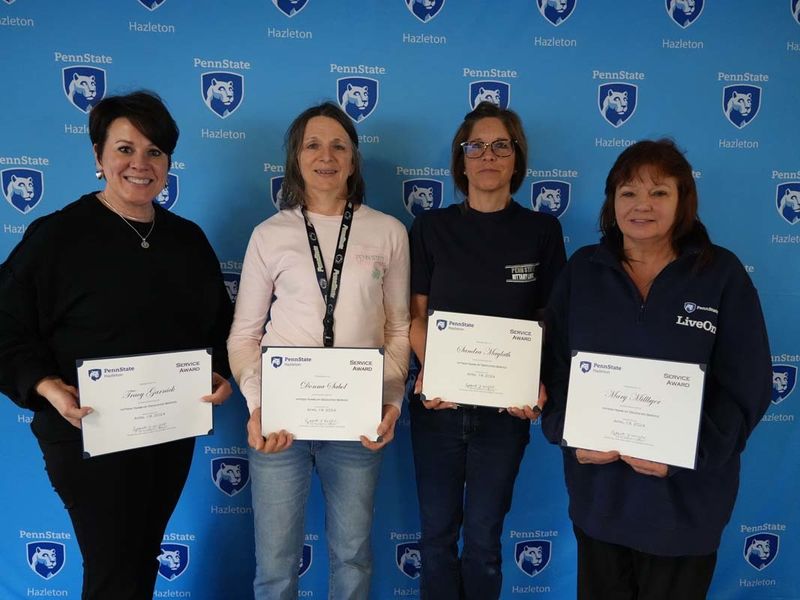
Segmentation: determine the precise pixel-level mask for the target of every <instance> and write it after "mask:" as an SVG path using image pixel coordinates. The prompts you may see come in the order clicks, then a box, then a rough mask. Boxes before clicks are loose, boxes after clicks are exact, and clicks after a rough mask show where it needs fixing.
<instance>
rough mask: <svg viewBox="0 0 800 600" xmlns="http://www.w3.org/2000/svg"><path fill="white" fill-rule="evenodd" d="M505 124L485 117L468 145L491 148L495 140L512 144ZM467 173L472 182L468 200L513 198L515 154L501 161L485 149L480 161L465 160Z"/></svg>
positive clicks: (473, 130) (488, 149) (469, 137)
mask: <svg viewBox="0 0 800 600" xmlns="http://www.w3.org/2000/svg"><path fill="white" fill-rule="evenodd" d="M510 139H511V136H510V135H509V133H508V129H506V126H505V125H503V122H502V121H501V120H500V119H498V118H496V117H486V118H484V119H480V120H479V121H477V122H476V123H475V126H474V127H473V128H472V131H470V134H469V136H468V137H467V141H470V142H484V143H489V144H491V143H492V142H494V141H496V140H510ZM512 145H513V144H512ZM464 171H465V173H466V176H467V181H468V182H469V192H468V197H470V198H474V197H475V196H477V195H481V194H493V193H502V194H504V195H505V196H510V195H511V175H512V174H513V173H514V153H513V152H512V153H511V156H506V157H504V158H498V157H497V156H495V154H494V152H492V149H491V148H486V150H485V152H484V153H483V156H481V157H480V158H465V159H464Z"/></svg>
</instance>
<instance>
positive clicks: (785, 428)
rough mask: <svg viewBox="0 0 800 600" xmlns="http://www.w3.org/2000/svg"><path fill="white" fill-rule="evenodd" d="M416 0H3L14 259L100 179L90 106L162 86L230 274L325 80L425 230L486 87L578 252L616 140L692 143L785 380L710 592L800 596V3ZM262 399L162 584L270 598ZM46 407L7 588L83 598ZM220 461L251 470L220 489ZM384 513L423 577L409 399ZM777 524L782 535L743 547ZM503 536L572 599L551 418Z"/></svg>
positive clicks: (10, 462)
mask: <svg viewBox="0 0 800 600" xmlns="http://www.w3.org/2000/svg"><path fill="white" fill-rule="evenodd" d="M408 2H411V4H412V6H411V7H410V8H409V6H408V5H407V2H406V0H379V1H378V0H373V1H372V2H363V1H362V2H331V1H324V0H296V1H293V0H274V1H272V2H271V1H270V0H237V1H235V2H234V1H231V0H218V1H217V2H212V1H210V0H194V1H188V0H166V1H163V0H156V1H155V2H153V3H152V5H151V2H145V1H144V0H142V2H139V1H137V0H114V1H113V2H109V1H107V0H84V1H83V2H80V3H73V2H62V1H56V0H50V1H47V0H0V42H2V52H0V72H1V73H2V74H3V75H2V76H3V80H4V81H6V84H7V88H6V91H5V92H4V93H3V95H2V98H1V99H0V176H1V177H2V192H3V194H4V195H5V197H6V200H7V202H2V201H0V257H3V256H6V255H7V253H8V252H9V251H10V250H11V248H13V246H14V245H15V244H16V243H17V242H18V241H19V240H20V238H21V234H22V232H23V231H24V229H25V227H26V226H27V225H28V224H29V223H30V222H31V221H32V220H33V219H35V218H37V217H39V216H42V215H45V214H47V213H49V212H51V211H53V210H56V209H58V208H59V207H61V206H63V205H65V204H67V203H68V202H71V201H72V200H74V199H75V198H77V197H78V196H79V195H80V194H82V193H84V192H87V191H89V190H92V189H96V188H97V187H98V184H97V182H96V181H95V180H94V177H93V171H94V162H93V159H92V155H91V147H90V144H89V139H88V133H87V132H86V127H85V125H86V122H87V118H86V114H85V111H86V110H87V109H88V107H89V106H90V105H91V104H92V103H94V102H96V101H97V100H98V99H99V98H100V97H101V96H102V94H103V93H120V92H127V91H130V90H133V89H137V88H140V87H145V88H150V89H153V90H155V91H157V92H158V93H160V94H161V95H162V96H163V97H164V99H165V100H166V102H167V103H168V105H169V107H170V109H171V110H172V112H173V114H174V116H175V117H176V119H177V121H178V123H179V125H180V127H181V131H182V133H181V140H180V142H179V144H178V149H177V152H176V153H175V155H174V157H173V158H174V165H173V168H172V170H171V173H172V174H173V175H174V177H173V178H172V180H171V184H172V185H171V187H170V194H169V195H167V196H166V197H165V198H162V201H164V202H165V203H166V204H167V205H171V210H173V211H175V212H177V213H179V214H181V215H183V216H185V217H188V218H190V219H192V220H194V221H196V222H197V223H199V224H200V225H201V226H202V227H203V229H204V230H205V231H206V233H207V234H208V237H209V238H210V240H211V241H212V243H213V245H214V247H215V249H216V251H217V254H218V255H219V259H220V262H221V265H222V268H223V270H224V271H225V272H226V274H227V278H228V282H229V285H230V290H231V292H235V288H236V285H237V283H236V282H237V276H238V270H239V268H240V266H241V260H242V256H243V253H244V249H245V245H246V243H247V240H248V238H249V235H250V232H251V230H252V228H253V226H254V225H256V224H257V223H258V222H260V221H261V220H263V219H264V218H266V217H268V216H270V215H272V214H273V213H274V212H275V208H274V207H273V202H272V200H273V195H274V192H275V191H276V190H277V189H278V187H279V183H280V181H279V180H276V181H273V180H272V178H274V177H280V175H281V171H282V166H281V165H282V161H283V150H282V135H283V132H284V130H285V128H286V126H287V125H288V123H289V122H290V120H291V119H292V118H293V117H294V116H295V115H296V114H297V113H298V112H299V111H300V110H302V109H303V108H305V107H306V106H308V105H310V104H312V103H315V102H318V101H320V100H323V99H337V100H341V98H342V96H343V95H346V96H347V98H348V99H351V100H352V103H348V105H347V106H348V110H349V113H350V114H351V115H353V116H354V117H355V118H357V119H359V123H358V126H357V127H358V130H359V133H360V134H361V136H362V145H361V151H362V153H363V156H364V161H365V176H366V180H367V186H368V202H369V203H370V204H371V205H373V206H374V207H377V208H379V209H381V210H383V211H385V212H388V213H390V214H393V215H395V216H397V217H399V218H400V219H402V220H403V221H404V222H405V223H407V224H410V222H411V220H412V218H413V217H412V213H413V212H414V211H418V210H423V209H424V208H425V207H428V206H430V205H434V206H438V205H440V204H448V203H451V202H454V201H456V199H455V197H454V194H453V185H452V183H451V181H450V178H449V173H448V172H447V167H448V162H449V161H448V148H449V142H450V140H451V137H452V134H453V132H454V131H455V128H456V126H457V125H458V123H459V122H460V119H461V117H462V116H463V115H464V114H465V113H466V112H467V111H468V110H469V109H470V103H471V101H473V100H474V99H475V97H477V96H481V97H488V98H493V99H495V100H496V101H500V102H503V103H506V102H509V103H510V106H511V107H512V108H514V109H515V110H516V111H518V112H519V113H520V115H521V116H522V117H523V120H524V121H525V124H526V127H527V132H528V136H529V138H530V141H531V148H532V151H531V165H530V168H531V170H530V171H529V173H528V177H527V178H526V180H525V182H524V184H523V187H522V189H521V190H520V191H519V193H518V195H517V200H519V201H520V202H521V203H523V204H529V203H530V202H531V199H532V198H533V199H534V200H535V199H536V198H538V197H539V196H540V195H541V198H542V200H541V201H540V202H541V210H549V211H551V212H555V213H556V214H558V215H559V216H560V219H561V223H562V225H563V227H564V232H565V237H566V243H567V249H568V251H569V252H572V251H574V250H575V249H577V248H578V247H580V246H581V245H584V244H587V243H591V242H594V241H596V239H597V237H598V236H597V231H596V229H597V227H596V224H597V214H598V209H599V206H600V203H601V200H602V189H603V183H604V179H605V175H606V173H607V171H608V169H609V167H610V166H611V164H612V162H613V160H614V159H615V157H616V156H617V154H618V153H619V152H620V151H621V150H622V148H623V147H625V146H626V145H628V144H630V143H631V142H632V141H633V140H638V139H641V138H646V137H656V136H665V135H666V136H671V137H674V138H675V139H676V140H677V141H678V143H679V144H680V145H681V146H682V147H683V148H685V149H686V151H687V154H688V158H689V160H690V161H691V162H692V164H693V166H694V168H695V170H696V173H695V176H696V178H697V182H698V186H699V190H700V198H701V215H702V218H703V219H704V221H705V222H706V223H707V225H708V226H709V229H710V231H711V235H712V238H713V239H714V241H715V242H717V243H719V244H721V245H724V246H727V247H729V248H730V249H732V250H733V251H734V252H736V254H737V255H738V256H739V257H740V258H741V259H742V261H743V262H744V263H745V264H746V265H747V268H748V270H749V272H750V274H751V276H752V278H753V280H754V281H755V284H756V285H757V287H758V289H759V292H760V294H761V299H762V303H763V306H764V310H765V313H766V317H767V323H768V327H769V334H770V340H771V344H772V354H773V361H774V363H775V365H776V366H775V371H776V379H777V382H776V385H778V388H776V391H775V396H774V403H773V405H772V406H771V407H770V409H769V411H768V413H767V415H766V416H765V418H764V419H763V422H762V423H761V425H760V426H759V427H758V429H757V430H756V431H755V433H754V435H753V437H752V438H751V440H750V443H749V446H748V449H747V451H746V453H745V456H744V467H743V472H742V487H741V493H740V496H739V501H738V503H737V506H736V510H735V512H734V515H733V519H732V522H731V523H730V525H729V527H728V529H727V530H726V533H725V535H724V538H723V543H722V547H721V548H720V552H719V566H718V569H717V573H716V577H715V579H714V583H713V587H712V593H711V597H712V598H715V599H723V598H724V599H731V598H800V575H798V570H797V568H796V567H795V565H796V564H797V562H798V558H800V546H799V544H800V535H798V530H799V529H800V522H798V508H797V507H798V505H799V504H798V496H799V495H800V494H798V488H799V487H800V486H799V485H798V481H800V466H799V465H800V461H798V458H797V457H798V455H800V434H799V433H798V431H797V425H796V412H797V408H796V407H797V403H798V401H800V392H798V391H796V389H795V382H796V380H797V367H798V365H800V319H799V318H798V316H797V315H798V310H799V309H800V295H799V294H798V292H799V290H800V277H798V275H800V260H799V259H800V252H798V248H799V247H800V246H799V244H800V225H797V222H798V220H800V160H799V159H798V157H799V156H800V155H798V151H797V147H798V146H797V143H798V139H800V111H798V80H800V22H799V21H798V14H797V12H798V11H797V8H798V7H797V4H798V0H767V1H759V2H755V1H752V0H751V1H746V0H726V1H724V2H723V1H720V0H708V1H704V0H693V2H692V0H688V3H687V0H674V1H673V2H672V3H673V4H675V5H676V6H675V8H674V10H670V6H669V4H670V0H663V1H662V0H647V1H646V2H645V1H641V0H616V1H611V0H605V1H603V0H538V2H537V0H505V1H503V2H494V1H489V0H482V1H481V0H447V1H445V0H425V2H423V1H422V0H416V1H415V0H408ZM542 2H546V6H544V7H543V8H542V9H541V10H540V4H542ZM425 4H428V5H430V6H429V7H427V8H426V6H425ZM688 4H693V6H694V10H693V11H692V12H690V13H687V12H685V11H684V10H683V9H682V8H681V7H682V6H683V7H686V6H688ZM145 5H151V6H145ZM292 10H294V11H296V12H295V13H294V14H292V13H291V11H292ZM92 77H94V80H93V81H92ZM65 78H66V79H65ZM349 78H356V79H349ZM348 85H349V89H348ZM731 86H732V87H731ZM70 88H72V89H70ZM209 89H211V91H210V92H209ZM345 92H346V94H345ZM207 95H208V97H209V100H208V103H207V102H206V98H207ZM70 97H71V98H72V100H70ZM604 101H605V104H606V106H605V108H606V109H608V110H606V111H605V112H603V108H604V107H603V105H602V104H603V102H604ZM416 180H421V181H416ZM556 195H558V200H557V201H555V200H553V198H554V196H556ZM409 198H411V200H412V201H413V200H416V202H414V203H412V204H410V208H407V202H408V200H409ZM781 201H782V204H781ZM742 352H747V349H746V348H742ZM792 392H793V393H792ZM245 418H246V409H245V407H244V403H243V401H242V399H241V397H240V396H239V395H238V394H237V395H234V397H232V398H231V399H230V401H229V402H228V403H227V404H226V405H225V406H224V407H222V408H219V409H217V410H216V413H215V419H216V434H215V435H214V436H212V437H207V438H201V439H199V440H198V445H197V452H196V456H195V462H194V466H193V468H192V472H191V475H190V478H189V482H188V485H187V488H186V491H185V493H184V495H183V498H182V500H181V502H180V504H179V506H178V508H177V511H176V513H175V515H174V518H173V519H172V521H171V523H170V525H169V528H168V531H167V536H166V539H165V540H164V542H165V544H173V546H167V548H171V549H177V550H179V551H180V553H181V559H182V562H181V565H180V566H179V567H178V568H177V569H176V570H175V571H169V570H167V569H164V570H163V572H162V576H161V577H159V581H158V592H157V597H163V598H195V599H198V600H201V599H209V600H210V599H214V600H216V599H229V598H231V599H238V598H247V597H250V595H251V592H250V580H251V578H252V574H253V568H254V567H253V541H252V525H251V519H252V514H251V509H250V488H249V486H248V485H247V481H248V480H247V478H246V474H247V469H246V462H243V461H245V460H246V458H245V457H244V454H245V450H244V446H245V443H246V442H245V437H244V422H245ZM29 420H30V414H29V413H27V412H25V411H22V410H19V409H17V407H16V406H15V405H13V404H12V403H11V402H10V401H8V402H3V403H2V404H0V435H2V438H3V453H4V455H5V457H6V458H5V459H4V464H5V465H6V475H5V477H3V479H2V482H0V514H2V515H3V519H2V520H0V597H2V598H8V599H16V598H27V597H40V596H41V597H70V598H77V597H79V595H80V572H81V569H80V554H79V552H78V547H77V544H76V542H75V539H74V536H73V534H72V530H71V527H70V523H69V521H68V519H67V518H66V513H65V511H64V510H63V509H62V507H61V505H60V502H59V501H58V499H57V497H56V495H55V494H54V493H53V492H52V490H51V489H50V485H49V483H48V481H47V478H46V476H45V473H44V469H43V464H42V461H41V458H40V453H39V451H38V448H37V446H36V444H35V442H34V439H33V436H32V435H31V433H30V431H29V428H28V422H29ZM535 429H538V426H536V427H535ZM223 457H226V458H224V460H222V461H218V462H216V463H213V462H212V461H213V460H214V459H219V458H223ZM164 460H169V457H164ZM223 462H225V463H226V464H236V463H238V464H239V465H240V468H241V469H242V473H243V475H245V477H243V478H242V480H241V481H240V482H239V483H238V484H236V485H230V484H225V483H221V484H220V486H219V487H217V486H216V485H215V483H214V481H215V477H216V475H217V472H218V471H219V467H220V463H223ZM320 508H321V506H320V495H319V490H318V488H315V490H314V498H313V501H312V502H311V504H310V507H309V518H308V525H307V534H308V535H307V544H308V545H309V547H310V548H309V550H310V555H309V556H307V559H308V560H307V561H306V563H307V564H306V565H305V567H307V570H306V571H305V573H304V575H303V577H302V579H301V588H302V592H301V594H300V596H301V597H307V598H323V597H325V593H326V592H325V590H326V581H327V579H326V577H327V556H326V551H325V541H324V523H323V518H322V515H321V510H320ZM376 511H377V515H376V521H375V529H374V547H375V580H374V591H373V598H376V599H378V598H379V599H387V598H395V597H401V598H402V597H413V596H416V595H418V590H417V581H418V580H417V579H416V578H415V576H416V574H417V571H416V570H415V568H414V566H413V564H411V563H409V562H408V561H403V562H402V566H403V567H404V568H405V571H403V570H401V568H400V566H401V563H400V561H399V560H398V556H399V555H402V554H403V553H404V551H405V549H406V548H407V547H409V546H406V545H407V544H411V546H410V548H412V549H413V544H414V543H415V541H416V539H417V537H418V528H419V524H418V520H417V511H416V499H415V493H414V482H413V472H412V462H411V455H410V443H409V437H408V420H407V417H405V416H404V417H403V418H402V419H401V422H400V425H399V428H398V436H397V439H396V440H395V442H394V443H393V444H392V445H391V447H390V448H389V449H388V451H387V453H386V459H385V463H384V468H383V474H382V481H381V486H380V490H379V493H378V499H377V509H376ZM766 541H769V543H770V545H769V553H765V552H762V556H761V557H759V556H758V555H757V554H753V553H751V554H750V559H749V560H747V559H746V550H747V548H749V547H750V546H751V545H753V542H757V543H756V544H755V545H756V546H759V547H761V548H763V547H764V546H765V544H764V542H766ZM31 542H33V544H32V549H31V550H30V551H29V549H28V544H29V543H31ZM519 542H524V543H525V544H527V545H538V546H540V547H541V548H542V549H543V551H544V552H543V557H544V558H543V561H542V563H541V564H539V565H538V567H537V568H536V569H528V570H527V571H526V570H523V569H522V568H520V567H518V566H517V565H516V562H515V549H516V545H517V544H518V543H519ZM125 543H126V540H122V539H121V540H119V544H120V545H123V544H125ZM59 544H63V546H59ZM404 544H406V545H404ZM37 545H38V546H39V547H43V548H52V549H55V550H56V551H57V552H56V555H57V559H58V560H57V564H56V565H55V566H54V567H53V568H50V569H48V568H46V567H45V566H42V565H39V567H38V569H39V570H38V571H36V570H34V569H32V568H31V567H30V553H31V552H33V551H34V550H35V547H36V546H37ZM503 545H504V559H505V562H504V569H503V571H504V583H503V598H516V597H539V596H542V597H549V598H554V599H557V598H558V599H560V598H571V597H574V593H575V586H574V575H575V573H574V542H573V540H572V534H571V528H570V524H569V521H568V519H567V515H566V497H565V492H564V487H563V482H562V475H561V460H560V457H559V451H558V450H557V449H556V448H553V447H550V446H548V445H547V444H546V443H544V441H543V439H542V436H541V435H540V433H539V432H538V431H534V435H533V441H532V443H531V445H530V447H529V448H528V451H527V455H526V458H525V461H524V463H523V466H522V473H521V475H520V478H519V480H518V483H517V487H516V492H515V496H514V505H513V508H512V511H511V514H510V515H509V517H508V519H507V522H506V531H505V532H504V534H503ZM523 545H524V544H523ZM423 561H424V557H423ZM309 563H310V564H309Z"/></svg>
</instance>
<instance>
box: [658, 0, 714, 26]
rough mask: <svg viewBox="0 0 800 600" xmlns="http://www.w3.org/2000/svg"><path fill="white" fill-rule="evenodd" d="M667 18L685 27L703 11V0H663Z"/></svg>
mask: <svg viewBox="0 0 800 600" xmlns="http://www.w3.org/2000/svg"><path fill="white" fill-rule="evenodd" d="M665 2H666V3H665V6H666V8H667V14H668V15H669V18H670V19H672V20H673V21H675V22H676V23H677V24H678V25H680V26H681V27H683V28H684V29H686V28H687V27H688V26H689V25H691V24H692V23H694V22H695V21H697V19H698V18H699V17H700V13H701V12H703V3H704V0H665Z"/></svg>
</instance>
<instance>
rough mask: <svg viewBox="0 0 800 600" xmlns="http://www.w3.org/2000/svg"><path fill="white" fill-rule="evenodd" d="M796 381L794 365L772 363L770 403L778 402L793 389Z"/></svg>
mask: <svg viewBox="0 0 800 600" xmlns="http://www.w3.org/2000/svg"><path fill="white" fill-rule="evenodd" d="M796 383H797V367H795V366H794V365H772V403H773V404H780V403H781V402H783V401H784V400H786V398H787V397H788V396H789V394H791V393H792V391H794V386H795V384H796Z"/></svg>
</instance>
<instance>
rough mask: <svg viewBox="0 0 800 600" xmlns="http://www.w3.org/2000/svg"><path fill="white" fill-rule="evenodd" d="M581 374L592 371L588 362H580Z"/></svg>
mask: <svg viewBox="0 0 800 600" xmlns="http://www.w3.org/2000/svg"><path fill="white" fill-rule="evenodd" d="M580 369H581V373H588V372H589V371H591V370H592V363H591V361H588V360H582V361H581V364H580Z"/></svg>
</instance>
